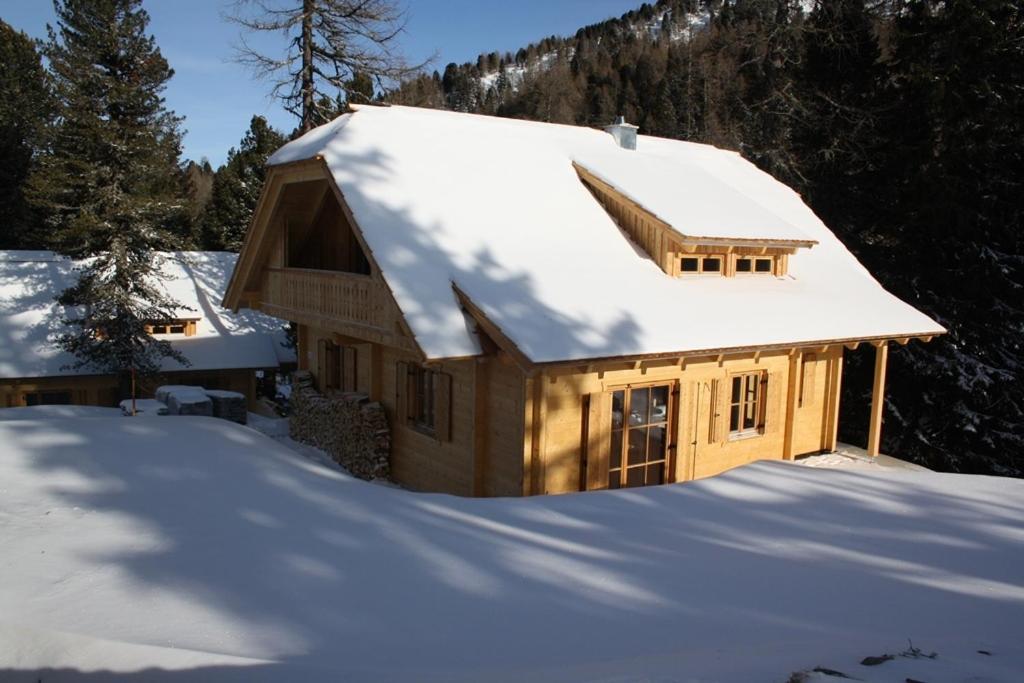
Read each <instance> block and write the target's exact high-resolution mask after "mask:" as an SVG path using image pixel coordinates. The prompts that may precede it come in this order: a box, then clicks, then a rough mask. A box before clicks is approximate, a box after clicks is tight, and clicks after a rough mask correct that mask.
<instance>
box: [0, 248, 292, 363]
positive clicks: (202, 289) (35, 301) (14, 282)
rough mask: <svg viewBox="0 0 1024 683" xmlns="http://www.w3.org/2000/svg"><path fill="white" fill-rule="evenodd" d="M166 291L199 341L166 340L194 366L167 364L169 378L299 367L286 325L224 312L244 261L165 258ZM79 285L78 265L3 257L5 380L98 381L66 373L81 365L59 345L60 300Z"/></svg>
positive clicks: (28, 254)
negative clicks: (232, 279)
mask: <svg viewBox="0 0 1024 683" xmlns="http://www.w3.org/2000/svg"><path fill="white" fill-rule="evenodd" d="M162 256H164V257H165V258H164V266H163V272H164V273H165V274H166V275H167V277H166V279H164V280H163V281H162V285H163V287H164V289H165V290H166V291H167V293H168V294H169V295H170V296H171V297H173V298H174V299H175V300H176V301H177V302H178V303H180V304H182V306H183V307H185V308H187V309H191V310H185V309H183V310H181V311H180V317H181V318H189V319H198V322H197V324H196V334H195V335H194V336H190V337H186V336H184V335H167V336H164V337H160V338H162V339H166V340H168V341H170V342H171V344H172V345H173V346H174V348H176V349H177V350H179V351H181V352H182V353H183V354H185V357H186V358H187V359H188V360H189V361H190V362H191V363H192V365H191V366H190V367H187V368H186V367H183V366H181V365H180V364H179V363H178V362H177V361H174V360H172V359H165V360H164V366H163V369H164V370H169V371H171V370H215V369H231V368H269V367H275V366H277V365H278V364H280V363H282V362H290V361H294V359H295V354H294V352H293V351H290V350H288V349H286V348H285V347H283V346H282V345H281V343H282V342H284V341H285V334H284V330H283V328H282V324H281V321H280V320H277V319H275V318H271V317H270V316H267V315H264V314H262V313H259V312H257V311H239V312H238V313H231V312H230V311H228V310H227V309H225V308H222V307H221V305H220V301H221V298H222V297H223V295H224V291H225V289H226V288H227V283H228V278H229V277H230V276H231V272H232V270H233V269H234V267H235V260H236V258H237V255H236V254H230V253H226V252H203V251H186V252H173V253H166V254H163V255H162ZM77 277H78V273H77V271H76V269H75V262H74V261H71V260H69V259H67V258H64V257H61V256H59V255H57V254H54V253H53V252H48V251H0V378H21V377H52V376H58V375H85V374H96V372H97V371H96V370H95V369H90V368H82V369H79V370H70V369H65V368H64V367H63V366H66V365H69V364H71V363H73V362H74V360H75V359H74V357H73V356H71V355H70V354H67V353H65V352H63V351H61V350H60V349H59V348H57V347H56V345H55V344H54V340H55V338H56V336H57V335H58V334H60V333H61V332H63V331H65V330H67V329H68V328H67V327H66V326H65V325H64V324H63V323H62V322H61V320H62V319H63V318H64V316H65V312H64V307H63V306H61V305H59V304H58V303H56V301H54V297H56V296H57V295H58V294H60V292H61V291H63V290H64V289H66V288H67V287H69V286H70V285H71V284H73V283H74V282H75V281H76V279H77Z"/></svg>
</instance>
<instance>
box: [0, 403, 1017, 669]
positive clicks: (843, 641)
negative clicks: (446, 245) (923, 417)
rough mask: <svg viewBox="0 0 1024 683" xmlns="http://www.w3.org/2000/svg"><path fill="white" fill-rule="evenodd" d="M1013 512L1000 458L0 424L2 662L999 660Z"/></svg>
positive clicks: (1011, 577) (894, 665) (741, 664)
mask: <svg viewBox="0 0 1024 683" xmlns="http://www.w3.org/2000/svg"><path fill="white" fill-rule="evenodd" d="M1022 519H1024V482H1022V481H1018V480H1009V479H1000V478H992V477H978V476H962V475H950V474H937V473H930V472H924V473H917V472H906V473H902V472H880V473H875V472H866V471H856V472H854V471H832V470H818V469H813V468H803V467H799V466H795V465H792V464H789V463H778V462H773V463H767V462H766V463H758V464H755V465H752V466H748V467H744V468H742V469H739V470H735V471H732V472H730V473H728V474H726V475H723V476H721V477H717V478H714V479H708V480H703V481H699V482H694V483H688V484H677V485H668V486H661V487H654V488H650V489H644V490H623V491H613V492H596V493H583V494H576V495H566V496H558V497H539V498H532V499H525V500H511V499H496V500H471V499H461V498H455V497H450V496H444V495H431V494H418V493H411V492H407V491H402V490H398V489H392V488H386V487H382V486H379V485H375V484H369V483H366V482H362V481H359V480H355V479H353V478H351V477H348V476H347V475H345V474H344V473H342V472H340V471H338V470H335V469H328V468H325V467H323V466H321V465H318V464H316V463H313V462H310V461H307V460H303V459H302V458H300V457H299V456H297V455H296V454H295V453H294V452H292V451H290V450H288V449H286V448H284V447H283V446H281V445H279V444H277V443H276V442H273V441H271V440H270V439H268V438H266V437H264V436H262V435H261V434H259V433H257V432H255V431H253V430H251V429H248V428H245V427H240V426H238V425H234V424H231V423H228V422H225V421H218V420H213V419H208V418H188V417H180V418H160V419H153V420H133V419H130V418H92V419H41V420H35V421H33V420H19V421H3V422H0V548H2V549H3V551H2V553H0V680H2V681H8V680H10V681H22V680H32V681H35V680H37V679H40V678H41V679H42V680H43V681H45V682H46V683H53V682H54V681H76V682H77V681H110V680H114V681H119V680H146V681H154V680H155V681H175V682H176V683H178V682H182V681H188V682H191V681H215V682H217V681H284V680H296V681H297V680H354V681H362V680H366V681H407V680H416V681H467V682H468V681H520V680H531V681H576V680H579V681H584V680H586V681H593V680H601V681H639V680H658V681H691V680H700V681H736V682H740V681H743V682H746V681H783V680H786V679H787V677H788V676H789V675H790V673H791V672H794V671H807V670H811V669H813V668H814V667H816V666H823V667H827V668H830V669H836V670H841V671H844V672H845V673H847V674H849V675H851V676H856V677H857V678H859V679H860V680H869V681H889V680H899V681H902V680H904V678H905V677H907V676H911V677H913V678H916V679H918V680H927V681H929V682H930V683H937V682H941V681H963V680H968V678H969V676H978V677H980V678H978V679H976V680H986V681H1007V682H1009V681H1014V680H1019V672H1020V671H1021V670H1024V647H1022V645H1021V643H1020V638H1019V635H1020V625H1021V624H1022V623H1024V523H1022V521H1021V520H1022ZM908 638H909V639H912V640H913V644H914V646H916V647H919V648H920V649H921V650H922V651H923V653H931V652H933V651H934V652H936V653H938V656H937V657H936V658H935V659H908V658H905V657H898V658H897V659H896V660H894V661H891V662H886V663H884V664H882V665H880V666H877V667H864V666H861V665H859V664H858V662H859V661H860V660H861V659H862V658H863V657H866V656H869V655H874V656H878V655H882V654H885V653H892V654H897V653H899V652H900V651H903V650H906V649H907V647H908V643H907V640H908ZM979 650H983V651H985V652H988V653H990V654H987V655H986V654H981V653H979ZM140 672H141V673H140ZM818 676H819V678H818V679H813V680H825V679H821V678H820V674H819V675H818Z"/></svg>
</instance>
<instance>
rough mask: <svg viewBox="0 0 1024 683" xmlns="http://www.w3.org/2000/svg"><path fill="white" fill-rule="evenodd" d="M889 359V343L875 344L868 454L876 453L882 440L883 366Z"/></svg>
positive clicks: (883, 404)
mask: <svg viewBox="0 0 1024 683" xmlns="http://www.w3.org/2000/svg"><path fill="white" fill-rule="evenodd" d="M888 361H889V344H888V342H884V341H883V342H881V343H880V344H878V345H876V346H875V382H874V384H873V385H872V387H871V423H870V425H869V426H868V455H872V456H874V455H878V451H879V446H880V445H881V442H882V409H883V407H884V406H885V367H886V365H887V364H888Z"/></svg>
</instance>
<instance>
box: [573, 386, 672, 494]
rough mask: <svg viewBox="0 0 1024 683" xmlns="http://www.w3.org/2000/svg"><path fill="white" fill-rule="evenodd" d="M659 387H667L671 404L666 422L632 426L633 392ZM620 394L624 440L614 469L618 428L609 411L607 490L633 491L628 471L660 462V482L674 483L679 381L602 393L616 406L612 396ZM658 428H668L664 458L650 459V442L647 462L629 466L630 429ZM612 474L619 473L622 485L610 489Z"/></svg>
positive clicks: (667, 410) (621, 387) (612, 388)
mask: <svg viewBox="0 0 1024 683" xmlns="http://www.w3.org/2000/svg"><path fill="white" fill-rule="evenodd" d="M659 387H665V388H666V389H667V390H668V402H667V404H666V406H665V419H664V420H663V421H658V422H648V423H644V424H642V425H631V424H629V417H628V416H629V415H630V413H631V408H632V395H633V392H634V391H636V390H650V389H654V388H659ZM620 391H621V392H623V404H622V410H623V412H622V415H623V417H622V426H621V428H620V429H621V432H622V438H621V441H620V444H619V448H620V456H619V458H620V459H619V467H618V468H613V467H612V466H611V464H612V463H611V449H612V443H613V442H614V436H613V435H614V432H615V431H616V429H615V423H614V415H613V412H609V414H608V420H609V421H610V422H609V425H608V446H607V449H608V451H607V458H608V461H607V463H605V464H606V465H607V467H606V468H605V469H604V471H606V472H607V474H606V476H605V481H604V485H605V487H607V488H634V487H630V486H628V481H629V471H630V470H633V469H645V470H646V469H647V468H649V467H650V466H651V465H656V464H658V462H659V461H660V462H661V465H662V472H661V482H660V483H661V484H666V483H669V482H671V481H672V476H671V474H672V467H673V460H674V455H675V428H676V410H677V405H678V402H677V398H678V382H676V381H668V382H665V381H661V382H657V381H654V382H643V383H632V384H622V385H612V386H607V387H605V391H604V392H603V393H604V394H605V395H606V396H607V401H608V403H609V404H614V401H613V397H614V395H615V394H616V393H617V392H620ZM658 426H664V428H665V444H664V458H661V459H655V460H653V461H652V460H649V459H647V456H648V455H649V450H650V443H649V442H648V444H647V450H648V452H646V453H645V460H644V462H643V464H637V465H633V466H630V465H629V430H630V429H631V428H634V429H635V428H639V427H644V428H650V427H658ZM588 459H589V454H588ZM613 473H617V474H618V477H619V485H618V486H617V487H612V486H611V477H612V474H613ZM645 477H646V474H645ZM656 485H657V484H648V483H646V481H645V483H644V484H643V485H642V486H656Z"/></svg>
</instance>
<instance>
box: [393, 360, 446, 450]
mask: <svg viewBox="0 0 1024 683" xmlns="http://www.w3.org/2000/svg"><path fill="white" fill-rule="evenodd" d="M395 393H396V395H395V405H396V408H397V411H398V423H399V424H402V425H404V426H406V427H408V428H409V429H411V430H413V431H415V432H418V433H420V434H424V435H426V436H430V437H433V438H434V439H437V441H439V442H445V441H451V439H452V376H451V375H449V374H447V373H445V372H442V371H441V370H440V369H438V368H433V367H426V366H424V365H420V364H417V363H406V362H401V361H400V362H399V363H398V364H397V366H396V376H395Z"/></svg>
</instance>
